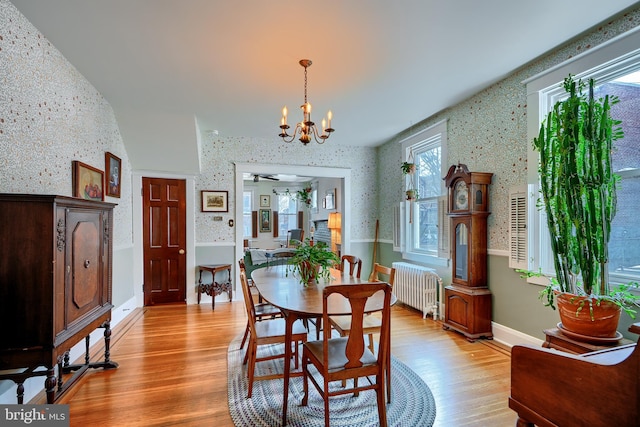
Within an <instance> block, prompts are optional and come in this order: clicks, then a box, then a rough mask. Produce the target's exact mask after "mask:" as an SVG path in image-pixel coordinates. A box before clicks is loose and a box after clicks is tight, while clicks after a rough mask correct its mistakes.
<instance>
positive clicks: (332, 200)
mask: <svg viewBox="0 0 640 427" xmlns="http://www.w3.org/2000/svg"><path fill="white" fill-rule="evenodd" d="M324 208H325V209H328V210H330V209H335V208H336V190H335V188H334V189H333V190H327V195H326V196H324Z"/></svg>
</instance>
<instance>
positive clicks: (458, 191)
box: [453, 181, 469, 210]
mask: <svg viewBox="0 0 640 427" xmlns="http://www.w3.org/2000/svg"><path fill="white" fill-rule="evenodd" d="M453 208H454V209H455V210H465V209H468V208H469V189H468V188H467V183H466V182H464V181H458V182H457V183H456V185H455V187H454V190H453Z"/></svg>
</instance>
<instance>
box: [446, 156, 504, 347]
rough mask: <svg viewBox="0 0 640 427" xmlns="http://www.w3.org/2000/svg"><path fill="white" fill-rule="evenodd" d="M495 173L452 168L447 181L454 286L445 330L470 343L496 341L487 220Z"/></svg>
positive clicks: (449, 289)
mask: <svg viewBox="0 0 640 427" xmlns="http://www.w3.org/2000/svg"><path fill="white" fill-rule="evenodd" d="M492 177H493V174H492V173H488V172H469V169H467V166H466V165H463V164H460V163H459V164H458V165H452V166H451V167H450V168H449V171H448V172H447V176H445V177H444V181H445V184H446V186H447V190H448V203H447V209H448V215H449V221H450V228H449V230H450V231H451V246H450V247H451V264H452V271H451V284H450V285H449V286H447V287H445V290H444V300H445V320H444V323H443V328H444V329H453V330H455V331H458V332H460V333H462V334H464V335H465V336H466V337H467V340H469V341H472V342H473V341H475V340H476V339H477V338H482V337H484V338H489V339H491V338H493V334H492V332H491V291H489V289H488V284H487V217H488V216H489V214H490V213H491V212H489V193H488V190H489V184H491V178H492Z"/></svg>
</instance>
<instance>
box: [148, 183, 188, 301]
mask: <svg viewBox="0 0 640 427" xmlns="http://www.w3.org/2000/svg"><path fill="white" fill-rule="evenodd" d="M185 196H186V182H185V181H184V180H179V179H164V178H142V198H143V238H144V248H143V249H144V285H143V288H144V305H153V304H167V303H176V302H183V303H184V302H185V301H186V296H187V291H186V289H187V284H186V275H187V269H186V255H185V254H186V202H185V199H186V197H185Z"/></svg>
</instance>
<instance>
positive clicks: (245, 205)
mask: <svg viewBox="0 0 640 427" xmlns="http://www.w3.org/2000/svg"><path fill="white" fill-rule="evenodd" d="M252 200H253V192H252V191H243V192H242V233H243V236H244V238H245V239H249V238H251V211H252V210H253V205H252Z"/></svg>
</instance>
